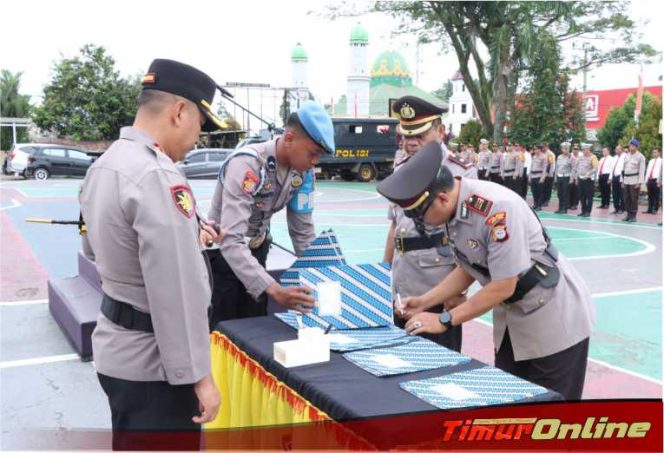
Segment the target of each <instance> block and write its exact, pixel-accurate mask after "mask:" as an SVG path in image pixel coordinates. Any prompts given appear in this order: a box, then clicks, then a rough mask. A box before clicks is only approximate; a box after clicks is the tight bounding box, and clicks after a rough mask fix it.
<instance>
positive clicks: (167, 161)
mask: <svg viewBox="0 0 664 453" xmlns="http://www.w3.org/2000/svg"><path fill="white" fill-rule="evenodd" d="M142 83H143V91H142V93H141V96H140V99H139V107H138V112H137V114H136V119H135V121H134V125H133V127H125V128H123V129H122V130H121V132H120V139H119V140H118V141H116V142H115V143H113V145H112V146H111V147H110V148H109V149H108V150H107V151H106V152H105V153H104V154H103V155H102V156H101V157H100V158H99V159H97V161H95V163H94V164H92V166H91V167H90V169H89V170H88V172H87V176H86V178H85V180H84V181H83V184H82V187H81V192H80V196H79V200H80V204H81V215H82V218H83V219H84V220H85V222H86V224H87V234H86V235H85V236H83V251H84V253H85V254H86V255H87V256H88V257H89V258H90V259H92V260H94V262H95V264H96V267H97V270H98V271H99V275H100V276H101V281H102V289H103V292H104V296H103V302H102V308H101V314H100V315H99V318H98V320H97V327H96V328H95V330H94V332H93V334H92V349H93V355H94V361H95V368H96V370H97V374H98V376H99V381H100V383H101V386H102V388H103V389H104V392H105V393H106V395H107V396H108V399H109V404H110V407H111V417H112V426H113V433H114V437H113V447H114V448H115V449H132V450H139V449H144V448H145V447H149V448H157V449H166V448H168V446H169V443H170V442H173V441H174V440H175V439H173V438H170V440H168V439H162V442H163V443H162V442H160V438H159V436H156V435H155V436H147V437H145V438H142V437H141V438H140V439H139V438H137V437H133V436H132V435H131V432H132V431H133V432H136V431H139V432H142V433H149V432H155V433H156V432H160V431H178V432H179V431H183V432H188V433H189V435H190V437H183V438H180V439H178V440H177V442H178V444H179V446H180V447H181V448H185V449H198V447H199V442H200V424H201V423H205V422H209V421H211V420H213V419H214V417H215V415H216V413H217V409H218V407H219V403H220V397H219V393H218V392H217V389H216V387H215V385H214V382H213V380H212V375H211V372H210V339H209V336H208V329H207V326H208V307H209V305H210V280H209V275H208V270H207V266H206V263H205V260H204V257H203V255H202V254H201V251H200V247H199V243H198V236H199V228H204V229H206V231H207V233H208V235H209V236H210V238H211V239H213V240H216V239H217V234H216V232H215V231H214V230H213V229H212V228H210V227H209V225H204V224H200V223H199V218H198V215H197V212H196V201H195V200H194V197H193V195H192V192H191V189H190V187H189V185H188V184H187V181H186V179H185V178H184V177H183V175H182V174H181V173H180V171H179V170H178V168H177V167H176V166H175V162H176V161H179V160H182V159H183V158H184V156H185V154H186V152H187V151H189V150H191V149H192V148H193V146H194V145H195V144H196V142H197V141H198V138H199V135H200V131H201V125H202V126H203V130H206V131H212V130H215V129H218V126H219V125H220V124H221V120H219V119H218V118H217V117H216V116H215V115H214V114H213V113H212V112H211V111H210V104H211V103H212V99H213V97H214V93H215V89H216V88H215V86H216V84H215V82H214V81H213V80H212V79H211V78H210V77H208V76H207V75H206V74H204V73H202V72H201V71H199V70H197V69H195V68H193V67H191V66H188V65H185V64H182V63H179V62H176V61H172V60H162V59H160V60H154V61H153V62H152V64H151V65H150V69H149V70H148V73H147V74H146V75H145V76H144V77H143V82H142ZM141 436H143V434H141ZM180 442H181V443H180Z"/></svg>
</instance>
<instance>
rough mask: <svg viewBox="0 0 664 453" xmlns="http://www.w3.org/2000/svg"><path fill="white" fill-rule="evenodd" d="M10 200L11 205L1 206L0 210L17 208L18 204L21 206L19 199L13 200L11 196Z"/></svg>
mask: <svg viewBox="0 0 664 453" xmlns="http://www.w3.org/2000/svg"><path fill="white" fill-rule="evenodd" d="M11 201H12V204H11V205H9V206H3V207H1V208H0V211H4V210H7V209H13V208H18V207H19V206H21V202H20V201H18V200H15V199H13V198H12V200H11Z"/></svg>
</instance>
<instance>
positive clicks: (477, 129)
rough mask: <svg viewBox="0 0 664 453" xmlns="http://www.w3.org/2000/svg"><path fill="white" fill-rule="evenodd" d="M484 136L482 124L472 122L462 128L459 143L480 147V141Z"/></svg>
mask: <svg viewBox="0 0 664 453" xmlns="http://www.w3.org/2000/svg"><path fill="white" fill-rule="evenodd" d="M483 136H484V130H483V129H482V123H480V122H479V121H475V120H470V121H468V122H467V123H466V124H464V126H463V127H462V128H461V132H460V133H459V140H458V141H459V142H461V143H467V144H471V145H473V146H478V145H479V143H480V139H481V138H482V137H483Z"/></svg>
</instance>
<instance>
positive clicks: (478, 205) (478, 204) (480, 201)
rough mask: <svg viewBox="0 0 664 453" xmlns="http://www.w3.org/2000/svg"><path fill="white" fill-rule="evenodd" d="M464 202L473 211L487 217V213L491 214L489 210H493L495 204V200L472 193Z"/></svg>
mask: <svg viewBox="0 0 664 453" xmlns="http://www.w3.org/2000/svg"><path fill="white" fill-rule="evenodd" d="M464 204H465V205H466V206H468V209H470V210H471V211H475V212H477V213H478V214H481V215H483V216H484V217H486V216H487V215H489V212H491V206H493V201H491V200H487V199H486V198H482V197H481V196H479V195H471V196H470V197H468V198H466V201H465V202H464Z"/></svg>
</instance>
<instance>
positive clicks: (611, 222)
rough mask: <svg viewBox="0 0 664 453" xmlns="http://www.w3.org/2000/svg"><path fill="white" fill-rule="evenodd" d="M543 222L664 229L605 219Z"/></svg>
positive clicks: (554, 219) (650, 225)
mask: <svg viewBox="0 0 664 453" xmlns="http://www.w3.org/2000/svg"><path fill="white" fill-rule="evenodd" d="M540 219H541V220H543V221H544V220H546V221H549V220H551V221H554V222H575V223H583V224H586V225H588V224H592V225H612V226H618V227H630V228H642V229H647V230H661V229H662V227H660V226H657V225H652V224H649V223H636V224H634V223H627V222H619V221H618V220H611V219H605V221H602V220H600V219H595V220H590V221H588V220H575V219H558V218H555V217H540Z"/></svg>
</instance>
